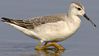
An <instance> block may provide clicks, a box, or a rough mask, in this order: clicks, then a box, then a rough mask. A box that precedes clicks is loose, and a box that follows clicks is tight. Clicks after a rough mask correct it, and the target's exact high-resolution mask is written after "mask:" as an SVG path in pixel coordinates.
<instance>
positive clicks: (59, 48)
mask: <svg viewBox="0 0 99 56" xmlns="http://www.w3.org/2000/svg"><path fill="white" fill-rule="evenodd" d="M51 46H54V47H55V48H57V49H58V50H64V49H65V48H64V47H62V46H61V45H59V44H58V43H57V42H50V43H48V44H46V46H45V47H51Z"/></svg>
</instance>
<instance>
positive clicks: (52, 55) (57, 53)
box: [35, 49, 64, 56]
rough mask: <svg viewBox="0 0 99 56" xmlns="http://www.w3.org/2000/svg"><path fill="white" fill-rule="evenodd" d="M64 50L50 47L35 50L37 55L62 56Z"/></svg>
mask: <svg viewBox="0 0 99 56" xmlns="http://www.w3.org/2000/svg"><path fill="white" fill-rule="evenodd" d="M63 52H64V50H55V49H48V50H35V56H61V55H62V54H63Z"/></svg>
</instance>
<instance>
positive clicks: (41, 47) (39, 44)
mask: <svg viewBox="0 0 99 56" xmlns="http://www.w3.org/2000/svg"><path fill="white" fill-rule="evenodd" d="M47 44H48V42H44V44H43V42H40V43H38V45H37V46H36V47H35V49H36V50H44V49H46V45H47Z"/></svg>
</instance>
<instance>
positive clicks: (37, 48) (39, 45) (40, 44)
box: [35, 42, 42, 50]
mask: <svg viewBox="0 0 99 56" xmlns="http://www.w3.org/2000/svg"><path fill="white" fill-rule="evenodd" d="M41 46H42V43H41V42H39V43H38V44H37V46H36V47H35V49H36V50H40V49H41Z"/></svg>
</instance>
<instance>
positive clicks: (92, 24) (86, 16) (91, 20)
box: [83, 14, 96, 27]
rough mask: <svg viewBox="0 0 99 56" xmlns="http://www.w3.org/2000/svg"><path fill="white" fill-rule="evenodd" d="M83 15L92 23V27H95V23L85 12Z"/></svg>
mask: <svg viewBox="0 0 99 56" xmlns="http://www.w3.org/2000/svg"><path fill="white" fill-rule="evenodd" d="M83 16H84V17H85V18H86V19H87V20H88V21H90V22H91V24H92V25H93V26H94V27H96V24H95V23H94V22H93V21H92V20H90V18H89V17H88V16H87V15H86V14H84V15H83Z"/></svg>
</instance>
